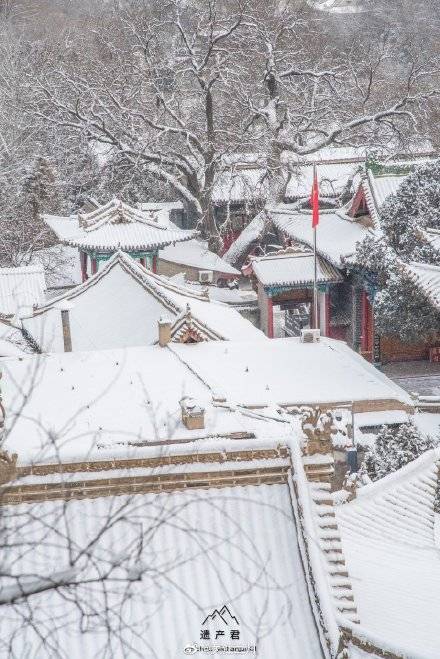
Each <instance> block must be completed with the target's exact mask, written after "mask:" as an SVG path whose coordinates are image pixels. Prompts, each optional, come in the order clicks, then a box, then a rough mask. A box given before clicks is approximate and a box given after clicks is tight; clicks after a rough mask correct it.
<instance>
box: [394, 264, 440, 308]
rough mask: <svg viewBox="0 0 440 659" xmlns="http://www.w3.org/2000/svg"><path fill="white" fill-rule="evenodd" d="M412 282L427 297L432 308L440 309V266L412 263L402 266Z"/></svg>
mask: <svg viewBox="0 0 440 659" xmlns="http://www.w3.org/2000/svg"><path fill="white" fill-rule="evenodd" d="M402 267H403V269H404V271H405V272H406V273H407V274H408V276H409V278H410V279H411V281H413V282H414V283H415V284H416V285H417V286H418V287H419V288H420V289H421V290H422V291H423V292H424V293H425V295H426V296H427V297H428V299H429V300H430V301H431V303H432V304H433V306H434V307H436V308H437V309H440V266H438V265H430V264H428V263H416V262H412V263H411V264H410V265H406V264H405V265H403V266H402Z"/></svg>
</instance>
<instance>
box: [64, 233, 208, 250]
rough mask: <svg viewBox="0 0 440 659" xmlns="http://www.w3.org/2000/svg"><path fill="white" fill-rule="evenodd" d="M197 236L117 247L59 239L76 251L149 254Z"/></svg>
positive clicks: (125, 244) (72, 239)
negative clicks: (119, 251)
mask: <svg viewBox="0 0 440 659" xmlns="http://www.w3.org/2000/svg"><path fill="white" fill-rule="evenodd" d="M196 236H197V232H194V233H193V234H191V235H190V236H182V237H180V238H173V239H172V240H170V239H168V240H163V241H159V242H154V243H148V244H146V243H118V245H113V246H109V245H99V244H91V243H87V242H85V241H83V240H79V239H76V238H61V240H62V242H63V243H64V244H65V245H70V247H78V249H89V250H95V251H102V252H116V251H117V250H122V251H123V252H130V251H133V252H134V251H139V252H151V251H153V250H156V249H163V248H164V247H168V245H174V244H175V243H183V242H186V241H188V240H192V239H193V238H195V237H196Z"/></svg>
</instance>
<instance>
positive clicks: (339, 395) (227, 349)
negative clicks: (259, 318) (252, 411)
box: [172, 337, 412, 409]
mask: <svg viewBox="0 0 440 659" xmlns="http://www.w3.org/2000/svg"><path fill="white" fill-rule="evenodd" d="M172 349H173V351H174V352H175V354H177V355H179V356H180V357H181V358H182V359H184V360H185V362H186V363H187V364H188V366H189V368H191V369H192V370H193V371H194V372H196V373H197V374H198V376H199V377H200V378H201V379H202V380H203V381H204V382H205V383H207V384H208V385H209V386H210V387H212V388H213V389H214V390H219V391H222V392H224V393H225V395H226V396H227V398H228V400H231V401H235V402H236V403H240V404H241V405H246V406H250V407H258V406H261V405H262V406H265V405H267V404H268V403H270V402H272V403H276V404H277V405H284V406H290V405H310V404H317V405H318V404H325V403H327V404H332V403H342V402H345V403H351V402H352V401H355V402H356V401H361V400H393V401H396V405H395V408H396V409H398V408H402V405H403V406H409V408H412V402H411V397H410V396H409V394H407V393H406V392H405V391H404V390H403V389H401V388H400V387H399V386H398V385H396V384H395V383H394V382H392V381H391V380H390V379H389V378H387V377H386V376H385V375H384V374H383V373H380V372H379V371H378V370H377V369H376V368H375V367H374V366H372V365H371V364H369V363H368V362H367V361H365V359H363V357H361V356H360V355H359V354H357V353H356V352H354V351H353V350H352V349H351V348H349V347H348V346H347V345H346V344H345V343H344V342H342V341H336V340H333V339H328V338H324V337H321V339H320V341H319V342H318V343H310V344H307V343H301V341H300V340H299V339H295V338H287V339H269V340H267V341H265V342H264V345H263V344H261V345H259V344H257V343H254V342H253V341H251V340H249V341H246V342H242V343H240V342H236V341H230V342H225V343H222V342H221V341H211V342H202V343H198V344H197V345H193V346H190V349H188V346H184V345H181V344H173V347H172ZM397 401H398V402H397Z"/></svg>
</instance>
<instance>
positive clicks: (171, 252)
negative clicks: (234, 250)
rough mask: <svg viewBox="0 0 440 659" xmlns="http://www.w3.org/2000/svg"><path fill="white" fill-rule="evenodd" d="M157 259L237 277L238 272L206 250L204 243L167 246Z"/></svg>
mask: <svg viewBox="0 0 440 659" xmlns="http://www.w3.org/2000/svg"><path fill="white" fill-rule="evenodd" d="M159 258H160V259H162V260H164V261H171V262H172V263H178V264H179V265H183V266H190V267H192V268H198V269H199V270H211V271H212V272H221V273H223V274H226V275H235V276H237V277H238V276H239V275H240V272H239V270H237V269H236V268H233V267H232V265H230V264H229V263H228V262H227V261H225V260H224V259H222V258H221V257H220V256H218V255H217V254H215V252H211V251H210V250H209V249H208V244H207V242H206V241H202V240H188V241H186V242H184V243H178V244H176V245H169V246H168V247H165V248H164V249H161V250H160V252H159Z"/></svg>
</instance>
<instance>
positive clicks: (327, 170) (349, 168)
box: [285, 154, 362, 199]
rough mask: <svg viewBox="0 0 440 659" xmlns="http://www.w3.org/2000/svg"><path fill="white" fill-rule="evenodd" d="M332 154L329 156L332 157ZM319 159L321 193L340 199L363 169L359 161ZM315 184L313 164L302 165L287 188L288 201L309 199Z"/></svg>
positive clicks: (318, 169)
mask: <svg viewBox="0 0 440 659" xmlns="http://www.w3.org/2000/svg"><path fill="white" fill-rule="evenodd" d="M331 155H332V154H329V157H331ZM321 158H322V159H321V160H319V159H317V163H318V164H317V165H316V169H317V173H318V180H319V193H320V195H321V196H322V197H338V196H339V195H340V194H341V193H342V192H343V191H344V190H345V189H346V188H347V186H348V185H349V184H350V182H351V181H352V180H353V178H354V176H355V175H356V173H357V172H358V171H359V170H360V169H361V168H362V164H361V162H360V160H359V159H356V160H354V161H346V160H340V161H339V162H337V161H336V162H335V161H330V162H326V161H325V159H323V156H321ZM312 184H313V164H310V165H302V166H300V167H298V168H297V170H296V171H295V172H294V173H292V175H291V177H290V179H289V182H288V184H287V187H286V192H285V197H286V198H287V199H298V198H303V197H309V196H310V193H311V189H312Z"/></svg>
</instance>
